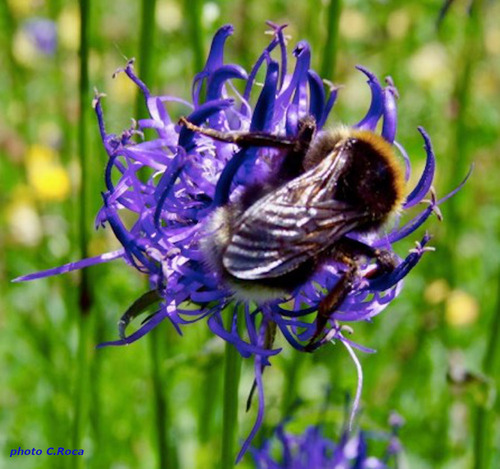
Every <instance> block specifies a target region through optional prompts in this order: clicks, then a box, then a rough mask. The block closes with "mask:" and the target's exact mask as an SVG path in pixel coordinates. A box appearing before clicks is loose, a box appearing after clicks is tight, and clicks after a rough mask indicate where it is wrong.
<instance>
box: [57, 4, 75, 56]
mask: <svg viewBox="0 0 500 469" xmlns="http://www.w3.org/2000/svg"><path fill="white" fill-rule="evenodd" d="M57 22H58V30H59V37H60V39H61V44H62V45H63V46H64V47H66V48H67V49H69V50H73V51H76V50H78V47H79V46H80V15H79V14H78V7H77V6H76V4H74V5H71V6H68V7H66V8H64V10H63V11H62V12H61V14H60V15H59V19H58V21H57Z"/></svg>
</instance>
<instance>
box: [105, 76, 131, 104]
mask: <svg viewBox="0 0 500 469" xmlns="http://www.w3.org/2000/svg"><path fill="white" fill-rule="evenodd" d="M109 89H110V91H109V92H108V93H107V94H108V95H109V98H110V100H116V101H118V102H120V103H129V102H130V101H132V100H133V99H134V98H135V95H136V93H137V86H135V84H134V83H133V82H132V81H131V80H130V79H129V78H128V77H127V75H125V74H124V73H118V74H116V75H115V77H114V82H113V86H111V87H109Z"/></svg>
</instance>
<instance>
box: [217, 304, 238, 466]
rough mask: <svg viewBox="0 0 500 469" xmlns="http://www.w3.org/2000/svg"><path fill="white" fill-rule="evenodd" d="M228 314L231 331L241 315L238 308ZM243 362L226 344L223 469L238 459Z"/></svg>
mask: <svg viewBox="0 0 500 469" xmlns="http://www.w3.org/2000/svg"><path fill="white" fill-rule="evenodd" d="M226 314H227V320H226V324H225V327H226V329H230V328H231V327H232V324H233V320H234V319H235V315H239V313H237V310H236V308H234V310H233V312H232V313H231V312H230V311H229V310H226ZM237 319H239V318H237ZM241 361H242V360H241V356H240V354H239V352H238V351H237V350H236V347H235V346H234V345H232V344H230V343H229V342H226V345H225V365H224V395H223V399H224V402H223V414H222V453H221V464H220V468H221V469H230V468H233V467H234V463H235V459H236V451H235V442H236V435H237V430H238V388H239V384H240V374H241Z"/></svg>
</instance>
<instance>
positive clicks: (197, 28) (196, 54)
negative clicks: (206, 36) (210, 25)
mask: <svg viewBox="0 0 500 469" xmlns="http://www.w3.org/2000/svg"><path fill="white" fill-rule="evenodd" d="M184 7H185V9H186V18H187V21H188V22H189V25H188V26H189V29H188V30H189V35H190V37H191V45H192V49H193V68H194V72H195V73H198V72H200V71H201V70H202V69H203V64H204V58H205V52H204V48H203V21H202V13H203V0H185V1H184Z"/></svg>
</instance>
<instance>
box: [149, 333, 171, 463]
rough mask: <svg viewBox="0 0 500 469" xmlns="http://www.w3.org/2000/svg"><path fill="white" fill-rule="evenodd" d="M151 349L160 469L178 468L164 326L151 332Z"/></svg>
mask: <svg viewBox="0 0 500 469" xmlns="http://www.w3.org/2000/svg"><path fill="white" fill-rule="evenodd" d="M148 335H149V351H150V357H151V380H152V384H153V394H154V408H155V411H154V413H155V419H156V443H157V454H158V459H157V461H158V468H159V469H164V468H168V469H176V468H177V467H178V462H177V455H176V453H175V449H174V447H173V445H172V444H171V443H170V441H169V438H168V435H167V433H168V429H169V428H171V422H170V407H169V401H168V399H167V397H166V395H167V393H166V392H165V391H166V385H165V381H164V379H163V376H162V373H161V366H160V363H161V360H162V358H163V356H164V354H163V351H164V347H163V343H162V342H164V341H165V340H166V337H167V336H166V334H165V330H164V328H163V327H157V328H155V329H154V330H152V331H151V332H150V333H149V334H148Z"/></svg>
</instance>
